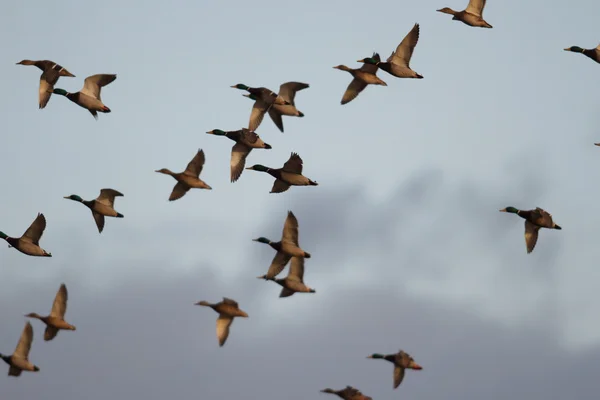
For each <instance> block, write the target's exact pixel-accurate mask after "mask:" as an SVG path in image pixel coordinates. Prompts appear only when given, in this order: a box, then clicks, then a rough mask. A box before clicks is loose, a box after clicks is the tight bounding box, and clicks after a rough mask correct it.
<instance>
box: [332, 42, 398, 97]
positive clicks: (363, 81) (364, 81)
mask: <svg viewBox="0 0 600 400" xmlns="http://www.w3.org/2000/svg"><path fill="white" fill-rule="evenodd" d="M371 58H372V59H373V60H374V61H375V64H373V63H365V64H363V66H362V67H360V68H358V69H353V68H349V67H347V66H345V65H338V66H335V67H333V68H335V69H339V70H341V71H346V72H349V73H350V74H351V75H352V76H353V77H354V79H352V82H350V84H349V85H348V88H347V89H346V92H344V95H343V96H342V101H341V104H342V105H344V104H347V103H349V102H351V101H352V100H354V99H355V98H356V96H358V95H359V94H360V92H362V91H363V90H365V88H366V87H367V85H381V86H387V83H385V82H384V81H382V80H381V79H379V77H378V76H377V69H378V68H379V67H378V66H377V65H376V64H377V63H379V62H380V61H381V57H380V56H379V54H377V53H373V56H372V57H371Z"/></svg>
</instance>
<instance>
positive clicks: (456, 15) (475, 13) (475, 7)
mask: <svg viewBox="0 0 600 400" xmlns="http://www.w3.org/2000/svg"><path fill="white" fill-rule="evenodd" d="M486 1H487V0H469V5H468V6H467V8H466V9H465V10H463V11H454V10H453V9H451V8H448V7H444V8H442V9H440V10H437V11H439V12H442V13H444V14H450V15H453V17H452V19H453V20H454V21H461V22H463V23H465V24H467V25H469V26H475V27H479V28H493V27H492V26H491V25H490V24H488V23H487V22H486V21H485V20H484V19H483V8H484V7H485V3H486Z"/></svg>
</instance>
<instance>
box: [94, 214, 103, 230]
mask: <svg viewBox="0 0 600 400" xmlns="http://www.w3.org/2000/svg"><path fill="white" fill-rule="evenodd" d="M92 215H93V216H94V221H96V226H97V227H98V232H100V233H102V231H103V230H104V215H102V214H100V213H97V212H96V211H92Z"/></svg>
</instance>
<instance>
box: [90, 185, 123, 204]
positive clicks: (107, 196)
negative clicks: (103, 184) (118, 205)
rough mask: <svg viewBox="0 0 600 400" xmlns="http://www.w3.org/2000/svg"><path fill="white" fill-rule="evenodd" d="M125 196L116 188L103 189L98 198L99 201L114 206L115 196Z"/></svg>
mask: <svg viewBox="0 0 600 400" xmlns="http://www.w3.org/2000/svg"><path fill="white" fill-rule="evenodd" d="M117 196H120V197H122V196H123V193H121V192H119V191H116V190H114V189H102V190H100V196H98V198H97V199H96V201H97V202H98V203H102V204H104V205H106V206H109V207H110V208H113V207H114V205H115V197H117Z"/></svg>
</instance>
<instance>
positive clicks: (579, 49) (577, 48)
mask: <svg viewBox="0 0 600 400" xmlns="http://www.w3.org/2000/svg"><path fill="white" fill-rule="evenodd" d="M565 51H572V52H573V53H583V52H584V51H585V49H582V48H581V47H579V46H571V47H567V48H566V49H565Z"/></svg>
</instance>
